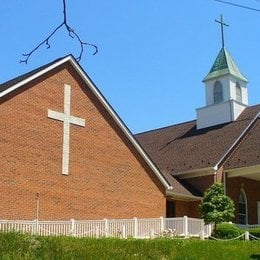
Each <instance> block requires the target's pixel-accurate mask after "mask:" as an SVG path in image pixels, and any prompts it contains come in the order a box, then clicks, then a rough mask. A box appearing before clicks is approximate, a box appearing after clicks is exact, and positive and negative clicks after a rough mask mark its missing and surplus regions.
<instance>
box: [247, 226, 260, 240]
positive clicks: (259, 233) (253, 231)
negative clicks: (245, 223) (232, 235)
mask: <svg viewBox="0 0 260 260" xmlns="http://www.w3.org/2000/svg"><path fill="white" fill-rule="evenodd" d="M248 232H249V233H250V234H251V235H253V236H255V237H258V238H260V227H259V228H250V229H248Z"/></svg>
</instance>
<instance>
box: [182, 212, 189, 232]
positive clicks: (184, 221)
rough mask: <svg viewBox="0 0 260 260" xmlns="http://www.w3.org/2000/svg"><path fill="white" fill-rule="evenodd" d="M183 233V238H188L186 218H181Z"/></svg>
mask: <svg viewBox="0 0 260 260" xmlns="http://www.w3.org/2000/svg"><path fill="white" fill-rule="evenodd" d="M183 233H184V237H188V235H189V229H188V217H187V216H184V217H183Z"/></svg>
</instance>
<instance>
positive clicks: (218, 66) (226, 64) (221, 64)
mask: <svg viewBox="0 0 260 260" xmlns="http://www.w3.org/2000/svg"><path fill="white" fill-rule="evenodd" d="M228 74H230V75H232V76H234V77H236V78H238V79H240V80H243V81H245V82H247V79H246V78H245V77H244V76H243V75H242V73H241V72H240V71H239V69H238V67H237V65H236V63H235V62H234V60H233V59H232V57H231V55H230V54H229V53H228V51H227V50H226V48H225V47H222V48H221V50H220V52H219V54H218V56H217V58H216V60H215V62H214V64H213V66H212V68H211V69H210V72H209V73H208V75H207V76H206V77H205V78H204V79H203V81H204V82H205V81H207V80H210V79H214V78H217V77H220V76H224V75H228Z"/></svg>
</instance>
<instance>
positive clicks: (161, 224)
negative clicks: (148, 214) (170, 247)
mask: <svg viewBox="0 0 260 260" xmlns="http://www.w3.org/2000/svg"><path fill="white" fill-rule="evenodd" d="M160 229H161V233H163V231H164V219H163V217H160Z"/></svg>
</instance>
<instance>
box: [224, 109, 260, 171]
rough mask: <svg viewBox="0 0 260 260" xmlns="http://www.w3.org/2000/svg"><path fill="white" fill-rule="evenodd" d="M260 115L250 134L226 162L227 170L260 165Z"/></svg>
mask: <svg viewBox="0 0 260 260" xmlns="http://www.w3.org/2000/svg"><path fill="white" fill-rule="evenodd" d="M259 133H260V113H259V114H258V117H257V119H256V121H255V123H254V125H253V126H252V129H251V130H250V132H249V133H248V134H247V135H246V136H245V138H243V140H242V141H241V143H240V144H239V145H238V146H237V147H236V149H235V150H234V152H233V153H232V155H231V156H230V157H229V158H228V159H227V161H226V162H225V169H227V170H228V169H234V168H242V167H249V166H255V165H260V134H259Z"/></svg>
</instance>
